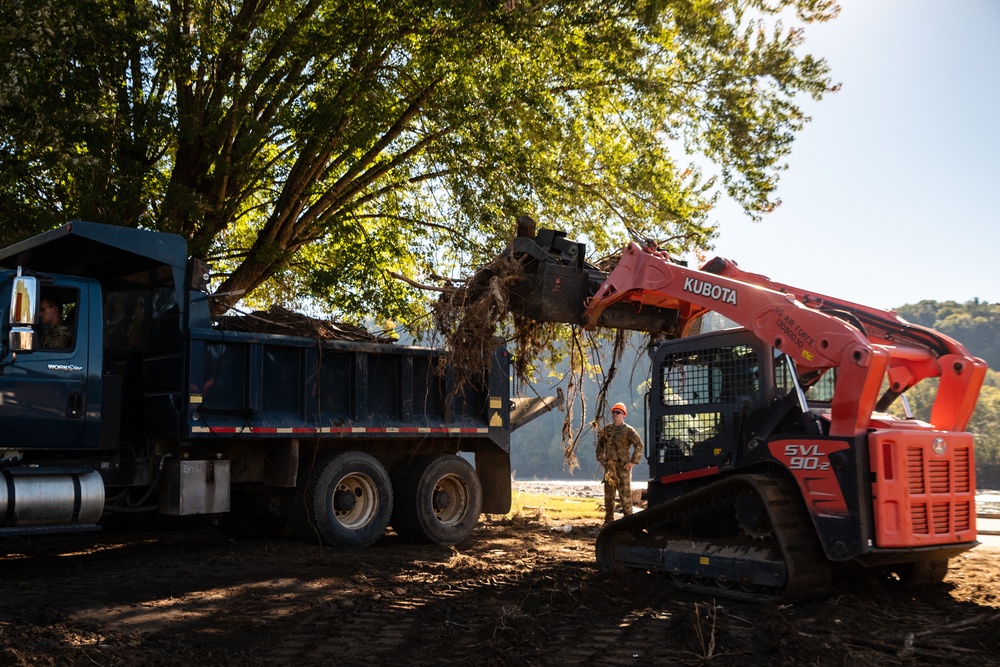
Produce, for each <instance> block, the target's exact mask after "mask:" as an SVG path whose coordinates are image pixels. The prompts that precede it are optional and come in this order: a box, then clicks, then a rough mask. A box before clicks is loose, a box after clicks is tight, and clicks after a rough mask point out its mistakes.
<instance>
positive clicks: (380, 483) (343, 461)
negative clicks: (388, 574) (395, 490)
mask: <svg viewBox="0 0 1000 667" xmlns="http://www.w3.org/2000/svg"><path fill="white" fill-rule="evenodd" d="M321 469H322V472H321V473H320V474H319V475H318V476H317V477H316V479H315V481H314V482H313V483H311V484H310V486H309V489H307V491H306V497H307V498H308V499H309V500H310V505H311V507H310V509H311V510H312V512H311V514H312V517H311V518H312V519H313V523H314V525H315V528H316V530H318V531H319V534H320V536H321V537H322V538H323V541H324V542H326V543H327V544H328V545H330V546H332V547H356V548H364V547H369V546H371V545H372V544H374V543H375V542H376V541H377V540H378V539H379V538H380V537H382V534H383V533H385V529H386V526H388V525H389V517H390V516H391V514H392V482H390V481H389V473H387V472H386V470H385V468H384V467H382V464H381V463H379V462H378V460H377V459H376V458H375V457H374V456H372V455H370V454H365V453H364V452H344V453H343V454H338V455H336V456H332V457H331V458H329V459H328V461H327V462H326V464H325V465H323V466H322V467H321Z"/></svg>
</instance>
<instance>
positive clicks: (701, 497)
mask: <svg viewBox="0 0 1000 667" xmlns="http://www.w3.org/2000/svg"><path fill="white" fill-rule="evenodd" d="M747 491H750V492H752V493H755V494H756V495H757V496H758V498H759V499H760V500H761V503H762V505H763V507H764V509H765V511H766V513H767V516H768V519H769V521H770V523H771V526H772V528H773V538H772V540H773V541H772V543H771V544H772V545H773V546H774V547H776V548H777V549H778V550H779V551H780V554H781V558H782V560H783V561H784V564H785V570H786V584H785V587H784V588H783V589H781V590H776V589H768V590H765V592H751V591H744V590H737V589H733V588H721V587H719V586H718V585H717V584H716V582H714V581H713V582H710V583H708V584H700V583H697V582H694V581H684V582H672V583H673V585H675V586H677V587H678V588H683V589H686V590H692V591H697V592H703V593H709V594H711V595H714V596H718V597H728V598H735V599H740V600H754V601H777V600H792V599H799V598H807V597H814V596H820V595H823V594H825V593H826V592H827V591H828V590H829V588H830V562H829V561H828V560H827V558H826V555H825V554H824V553H823V549H822V547H821V545H820V543H819V539H818V538H817V537H816V533H815V530H814V528H813V524H812V520H811V519H810V517H809V514H808V512H807V511H806V509H805V506H804V505H803V503H802V501H801V499H800V493H799V489H798V487H796V486H795V484H794V483H793V482H791V481H786V480H784V479H782V478H777V477H772V476H768V475H734V476H731V477H728V478H726V479H723V480H720V481H718V482H716V483H714V484H711V485H710V486H707V487H705V488H703V489H699V490H697V491H694V492H692V493H688V494H685V495H684V496H681V497H680V498H675V499H674V500H671V501H668V502H666V503H663V504H661V505H657V506H655V507H650V508H648V509H646V510H643V511H641V512H637V513H636V514H633V515H632V516H629V517H625V518H623V519H619V520H618V521H615V522H614V523H612V524H610V525H609V526H607V527H606V528H605V529H604V530H602V531H601V533H600V534H599V535H598V536H597V545H596V549H597V561H598V565H599V566H600V567H601V569H602V570H603V571H604V572H611V571H613V570H614V569H615V566H616V564H615V562H614V557H613V554H612V551H611V549H612V548H613V546H612V545H613V541H614V538H615V536H617V535H619V534H620V533H622V532H625V533H629V534H631V535H632V537H633V539H634V540H635V542H636V543H637V545H641V544H642V543H643V542H645V543H647V544H648V543H650V538H649V537H648V536H649V535H650V534H651V533H654V532H660V531H662V530H664V529H665V528H666V526H668V525H671V524H675V523H676V522H677V521H678V520H682V519H683V518H684V517H685V516H686V515H689V514H690V513H691V512H693V511H695V510H697V509H700V508H704V507H707V506H709V505H711V504H713V503H716V502H719V501H720V500H723V499H725V498H727V497H732V496H734V495H736V494H739V493H745V492H747ZM668 537H677V538H683V539H684V540H685V541H686V542H688V543H691V542H694V543H695V544H698V543H703V544H704V547H705V548H706V549H707V548H709V547H712V546H723V545H722V544H721V543H713V542H712V538H700V537H694V538H692V537H690V536H687V535H668ZM742 539H743V541H744V544H745V546H747V547H754V546H761V545H762V544H761V541H760V540H759V539H758V540H755V539H754V538H752V537H750V536H744V537H743V538H742ZM732 540H733V538H726V540H725V545H724V546H732ZM667 548H668V549H669V545H668V547H667ZM619 565H620V564H619Z"/></svg>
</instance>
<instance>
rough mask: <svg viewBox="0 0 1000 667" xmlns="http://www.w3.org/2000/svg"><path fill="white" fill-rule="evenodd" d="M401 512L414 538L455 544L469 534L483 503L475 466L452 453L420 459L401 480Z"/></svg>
mask: <svg viewBox="0 0 1000 667" xmlns="http://www.w3.org/2000/svg"><path fill="white" fill-rule="evenodd" d="M401 502H402V503H403V514H404V516H405V518H406V523H407V528H408V530H409V531H411V532H412V534H413V536H414V538H415V539H417V540H419V541H422V542H433V543H435V544H454V543H456V542H460V541H461V540H463V539H465V538H466V537H468V536H469V535H470V534H471V533H472V531H473V529H474V528H475V527H476V523H477V522H478V521H479V513H480V511H482V507H483V488H482V486H481V485H480V483H479V476H478V475H477V474H476V471H475V469H474V468H473V467H472V466H471V465H470V464H469V462H468V461H466V460H465V459H463V458H461V457H458V456H454V455H451V454H448V455H445V456H436V457H434V458H430V459H427V460H424V461H421V462H419V463H418V464H417V465H415V466H414V467H413V468H411V469H410V472H409V473H407V475H406V480H405V481H404V483H403V498H402V499H401Z"/></svg>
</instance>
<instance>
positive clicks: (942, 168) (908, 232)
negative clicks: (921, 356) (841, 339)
mask: <svg viewBox="0 0 1000 667" xmlns="http://www.w3.org/2000/svg"><path fill="white" fill-rule="evenodd" d="M840 5H841V8H842V10H841V14H840V16H839V17H838V18H837V19H835V20H833V21H831V22H828V23H826V24H820V25H809V26H806V42H805V44H804V48H805V50H807V51H808V52H810V53H813V54H814V55H817V56H822V57H825V58H826V59H827V60H828V62H829V63H830V65H831V68H832V77H833V80H834V81H835V82H840V83H842V84H843V88H842V89H841V90H840V91H839V92H837V93H835V94H831V95H828V96H826V97H825V98H824V99H823V100H822V101H820V102H818V103H814V102H813V101H812V100H806V101H805V105H804V108H805V110H806V113H807V115H810V116H812V119H813V120H812V122H811V123H809V124H808V125H807V126H806V128H805V129H804V130H803V131H802V132H801V133H800V134H799V135H798V138H797V139H796V141H795V145H794V148H793V151H792V155H791V156H790V158H789V160H788V165H789V168H788V170H787V171H785V172H783V173H782V175H781V181H780V183H779V187H778V193H779V196H780V198H781V199H782V202H783V203H782V205H781V206H780V207H779V208H778V210H777V211H776V212H775V213H773V214H771V215H768V216H765V218H764V219H763V221H762V222H760V223H753V222H752V221H751V220H750V219H749V218H747V217H746V216H745V215H744V214H743V213H742V211H740V210H739V209H738V208H737V207H736V206H735V205H734V204H731V203H728V202H727V203H720V206H719V207H718V208H717V209H716V211H715V212H714V219H715V220H716V221H717V222H718V224H719V229H720V237H719V239H718V240H717V241H716V244H715V251H714V253H710V256H712V255H720V256H722V257H728V258H730V259H733V260H736V261H737V262H738V263H739V264H740V266H741V267H742V268H744V269H746V270H748V271H753V272H756V273H763V274H765V275H767V276H769V277H771V278H772V279H774V280H778V281H781V282H785V283H788V284H791V285H795V286H797V287H802V288H806V289H810V290H813V291H816V292H820V293H824V294H828V295H830V296H837V297H840V298H844V299H848V300H850V301H855V302H858V303H862V304H866V305H870V306H875V307H879V308H893V307H897V306H900V305H903V304H906V303H916V302H918V301H921V300H923V299H934V300H937V301H946V300H956V301H962V302H964V301H968V300H970V299H973V298H978V299H980V300H982V301H988V302H991V303H998V302H1000V162H998V160H1000V0H951V1H950V2H940V1H932V0H842V1H841V3H840Z"/></svg>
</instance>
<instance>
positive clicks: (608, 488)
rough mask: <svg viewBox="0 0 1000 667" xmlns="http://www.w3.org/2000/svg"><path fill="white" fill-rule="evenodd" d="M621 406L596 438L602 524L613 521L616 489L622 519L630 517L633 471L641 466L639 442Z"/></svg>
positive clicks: (615, 405) (616, 404)
mask: <svg viewBox="0 0 1000 667" xmlns="http://www.w3.org/2000/svg"><path fill="white" fill-rule="evenodd" d="M627 416H628V410H627V409H626V408H625V404H624V403H615V404H614V406H612V408H611V421H612V422H613V423H611V424H608V425H607V426H605V427H604V428H602V429H601V431H600V433H598V434H597V462H598V463H600V464H601V465H602V466H604V516H605V519H604V523H605V524H608V523H611V522H612V521H614V520H615V489H617V490H618V496H619V498H620V499H621V503H622V512H623V513H624V514H625V516H630V515H631V514H632V467H633V466H635V465H636V464H638V463H642V451H643V447H642V438H640V437H639V433H638V432H637V431H636V430H635V429H634V428H632V427H631V426H629V425H628V424H626V423H625V417H627Z"/></svg>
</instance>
